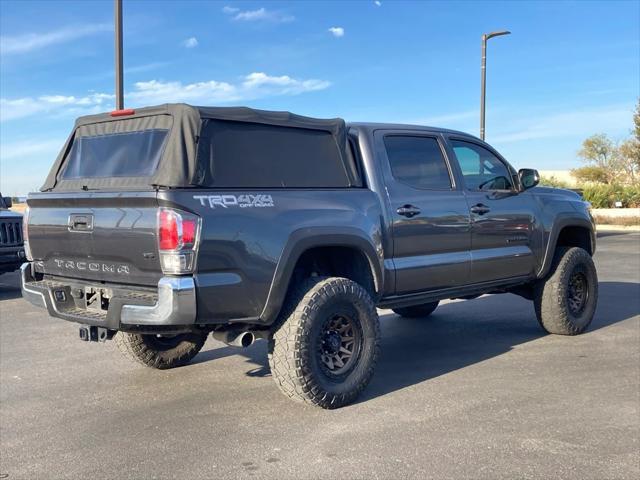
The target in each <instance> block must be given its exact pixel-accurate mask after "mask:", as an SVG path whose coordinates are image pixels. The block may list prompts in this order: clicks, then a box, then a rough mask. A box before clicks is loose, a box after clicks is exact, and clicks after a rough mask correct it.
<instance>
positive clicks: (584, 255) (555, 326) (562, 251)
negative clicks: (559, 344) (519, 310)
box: [534, 247, 598, 335]
mask: <svg viewBox="0 0 640 480" xmlns="http://www.w3.org/2000/svg"><path fill="white" fill-rule="evenodd" d="M574 275H579V276H582V278H583V279H584V281H586V288H584V289H583V290H584V291H585V292H586V299H585V301H584V307H583V308H582V309H581V310H579V311H574V310H572V307H571V304H570V301H569V296H570V295H571V288H570V282H571V280H572V276H574ZM597 303H598V275H597V273H596V267H595V265H594V264H593V259H592V258H591V255H589V253H588V252H587V251H586V250H584V249H582V248H578V247H559V248H558V249H557V250H556V253H555V256H554V259H553V263H552V265H551V270H550V272H549V274H548V276H547V277H546V278H545V279H544V280H541V281H540V282H539V283H538V285H536V289H535V298H534V306H535V310H536V316H537V317H538V322H539V323H540V325H541V326H542V328H544V329H545V330H546V331H547V332H549V333H555V334H557V335H577V334H579V333H582V332H583V331H584V330H586V328H587V327H588V326H589V324H590V323H591V321H592V320H593V315H594V314H595V311H596V306H597Z"/></svg>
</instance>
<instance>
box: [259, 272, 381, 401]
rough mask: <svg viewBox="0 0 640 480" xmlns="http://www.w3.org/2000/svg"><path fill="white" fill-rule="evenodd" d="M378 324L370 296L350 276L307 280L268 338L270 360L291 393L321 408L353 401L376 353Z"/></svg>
mask: <svg viewBox="0 0 640 480" xmlns="http://www.w3.org/2000/svg"><path fill="white" fill-rule="evenodd" d="M379 336H380V327H379V324H378V314H377V312H376V307H375V305H374V303H373V300H372V299H371V296H370V295H369V294H368V293H367V292H366V291H365V290H364V288H362V287H361V286H360V285H359V284H357V283H355V282H353V281H351V280H348V279H346V278H337V277H332V278H314V279H310V280H308V281H307V282H306V283H305V284H304V285H303V286H302V287H301V288H300V289H299V291H298V292H297V293H294V294H293V295H292V298H290V299H289V305H288V306H287V307H285V311H284V312H283V322H282V324H281V325H280V327H279V328H278V329H277V330H276V331H275V333H274V335H273V336H272V338H271V339H270V341H269V365H270V367H271V373H272V375H273V379H274V380H275V382H276V384H277V385H278V387H279V388H280V390H281V391H282V392H283V393H284V394H285V395H286V396H288V397H289V398H291V399H293V400H297V401H301V402H305V403H309V404H312V405H317V406H320V407H322V408H338V407H341V406H343V405H346V404H348V403H350V402H351V401H353V400H354V399H355V398H356V397H357V396H358V394H359V393H360V392H361V391H362V390H363V389H364V388H365V387H366V386H367V384H368V383H369V380H370V379H371V376H372V375H373V370H374V367H375V363H376V359H377V356H378V339H379Z"/></svg>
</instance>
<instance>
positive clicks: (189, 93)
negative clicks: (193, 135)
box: [0, 72, 331, 122]
mask: <svg viewBox="0 0 640 480" xmlns="http://www.w3.org/2000/svg"><path fill="white" fill-rule="evenodd" d="M330 86H331V82H329V81H327V80H318V79H296V78H292V77H290V76H288V75H282V76H271V75H267V74H266V73H263V72H254V73H250V74H249V75H246V76H244V77H242V78H241V79H240V81H238V82H236V83H228V82H220V81H216V80H209V81H204V82H195V83H188V84H183V83H182V82H164V81H160V80H150V81H147V82H137V83H135V84H134V88H133V90H132V91H128V92H125V105H126V106H131V107H140V106H145V105H154V104H159V103H171V102H187V103H195V104H215V103H228V102H242V101H248V100H255V99H258V98H265V97H273V96H280V95H299V94H301V93H305V92H313V91H318V90H324V89H326V88H328V87H330ZM113 99H114V96H113V95H111V94H106V93H95V92H93V93H90V94H88V95H86V96H83V97H76V96H66V95H41V96H39V97H24V98H15V99H7V98H1V99H0V121H2V122H5V121H9V120H16V119H20V118H25V117H29V116H32V115H56V116H59V115H68V116H71V115H73V116H79V115H85V114H89V113H97V112H101V111H102V112H104V111H108V110H110V109H112V108H113Z"/></svg>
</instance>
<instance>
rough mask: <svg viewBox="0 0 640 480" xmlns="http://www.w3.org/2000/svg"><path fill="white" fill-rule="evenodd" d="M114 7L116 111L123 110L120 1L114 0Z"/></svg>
mask: <svg viewBox="0 0 640 480" xmlns="http://www.w3.org/2000/svg"><path fill="white" fill-rule="evenodd" d="M114 7H115V18H114V20H115V36H116V43H115V53H116V55H115V57H116V110H122V109H124V88H123V76H122V0H114Z"/></svg>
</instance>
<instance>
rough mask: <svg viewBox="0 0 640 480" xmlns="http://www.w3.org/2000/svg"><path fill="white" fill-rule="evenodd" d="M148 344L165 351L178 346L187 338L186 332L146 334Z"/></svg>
mask: <svg viewBox="0 0 640 480" xmlns="http://www.w3.org/2000/svg"><path fill="white" fill-rule="evenodd" d="M145 337H146V340H147V345H149V346H150V347H151V348H153V349H154V350H158V351H165V350H171V349H173V348H176V347H177V346H178V345H179V344H180V342H182V341H183V340H184V338H185V335H184V334H179V335H160V334H157V335H145Z"/></svg>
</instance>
